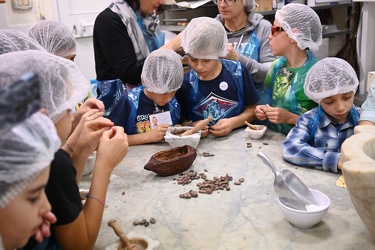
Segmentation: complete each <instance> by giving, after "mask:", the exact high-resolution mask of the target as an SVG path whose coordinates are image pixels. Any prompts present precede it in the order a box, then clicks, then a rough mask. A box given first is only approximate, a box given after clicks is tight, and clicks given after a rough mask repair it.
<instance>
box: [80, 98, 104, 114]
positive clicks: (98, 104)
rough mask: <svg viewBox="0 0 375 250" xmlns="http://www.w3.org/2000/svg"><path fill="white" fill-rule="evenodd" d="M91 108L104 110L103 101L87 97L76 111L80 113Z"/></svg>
mask: <svg viewBox="0 0 375 250" xmlns="http://www.w3.org/2000/svg"><path fill="white" fill-rule="evenodd" d="M91 109H99V110H100V111H102V112H103V111H104V103H103V102H102V101H100V100H98V99H95V98H88V99H87V100H86V101H85V102H84V103H83V104H82V105H81V106H80V107H79V108H78V109H77V112H78V113H81V114H85V113H86V112H87V111H90V110H91Z"/></svg>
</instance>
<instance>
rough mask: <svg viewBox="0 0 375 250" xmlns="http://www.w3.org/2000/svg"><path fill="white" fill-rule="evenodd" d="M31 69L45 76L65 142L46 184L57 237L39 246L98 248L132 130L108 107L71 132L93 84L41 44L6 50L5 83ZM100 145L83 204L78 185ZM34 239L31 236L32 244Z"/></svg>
mask: <svg viewBox="0 0 375 250" xmlns="http://www.w3.org/2000/svg"><path fill="white" fill-rule="evenodd" d="M26 72H35V73H36V74H38V76H39V78H40V88H41V92H40V93H41V101H42V103H41V106H42V108H44V109H46V113H47V115H48V117H49V118H50V119H51V120H52V121H53V123H54V124H55V127H56V130H57V133H58V136H59V137H60V145H62V146H61V148H60V149H59V150H58V151H57V152H56V154H55V157H54V160H53V161H52V163H51V170H50V174H49V180H48V183H47V186H46V194H47V198H48V200H49V201H50V203H51V206H52V212H53V213H54V214H55V215H56V217H57V222H56V223H55V224H54V225H53V226H52V232H53V233H52V235H51V237H49V238H47V239H45V240H44V241H43V242H42V243H41V244H39V245H37V246H35V248H36V249H38V248H42V249H55V247H61V248H62V249H92V248H93V246H94V244H95V241H96V238H97V235H98V232H99V228H100V225H101V221H102V215H103V210H104V205H105V198H106V192H107V188H108V183H109V177H110V175H111V172H112V170H113V169H114V167H115V166H117V165H118V163H119V162H120V161H121V160H122V159H123V158H124V156H125V155H126V153H127V150H128V144H127V139H126V134H125V133H124V132H123V129H122V128H121V127H113V123H112V122H111V121H109V120H108V119H105V118H103V117H102V116H103V112H102V111H100V110H97V109H92V110H90V111H88V112H86V113H85V114H84V115H83V116H82V118H81V121H80V123H79V124H78V125H77V127H76V128H75V129H74V131H73V133H72V134H71V135H70V131H71V127H72V121H73V119H74V118H73V115H72V114H71V113H70V110H71V109H72V108H73V107H74V105H75V104H76V103H77V101H78V100H81V99H82V98H83V97H84V96H85V95H86V93H87V91H88V88H90V85H89V83H88V82H87V80H86V79H85V78H84V76H83V75H82V73H81V72H80V71H79V69H78V67H77V66H76V65H75V64H74V63H73V62H72V61H70V60H66V59H64V58H62V57H59V56H55V55H52V54H50V53H46V52H41V51H35V50H27V51H19V52H11V53H7V54H4V55H0V87H1V88H2V87H4V86H7V85H9V83H11V82H13V81H14V80H15V79H17V77H18V76H19V75H20V74H24V73H26ZM94 150H96V152H97V154H96V161H95V167H94V170H93V177H92V181H91V187H90V191H89V194H88V196H87V200H86V202H85V204H84V205H82V201H81V197H80V193H79V188H78V185H79V183H80V180H81V176H82V173H83V170H84V167H85V164H86V162H87V159H88V157H89V155H91V154H92V152H93V151H94ZM82 235H84V236H82ZM34 245H35V243H33V242H29V244H28V246H27V248H26V249H30V248H32V247H34Z"/></svg>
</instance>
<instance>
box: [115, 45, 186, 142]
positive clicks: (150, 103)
mask: <svg viewBox="0 0 375 250" xmlns="http://www.w3.org/2000/svg"><path fill="white" fill-rule="evenodd" d="M183 76H184V72H183V67H182V63H181V56H180V55H178V54H177V53H176V52H174V51H173V50H170V49H158V50H154V51H153V52H151V53H150V54H149V55H148V56H147V57H146V60H145V63H144V66H143V69H142V74H141V80H142V84H143V85H142V86H139V87H135V88H133V89H131V90H130V91H129V92H127V93H126V94H124V95H123V96H122V97H121V98H120V100H119V102H118V103H117V104H116V106H115V107H114V109H113V110H112V112H111V113H110V115H109V116H108V118H109V119H110V120H111V121H113V122H114V124H115V125H117V126H122V127H123V128H124V129H125V132H126V133H127V134H128V140H129V145H139V144H145V143H151V142H159V141H161V140H163V139H164V136H165V134H166V132H167V129H168V127H169V126H171V125H176V124H178V123H179V122H180V116H181V114H180V113H181V111H180V106H179V104H178V102H177V101H176V98H175V97H174V96H175V93H176V91H177V90H178V89H179V88H180V87H181V84H182V80H183ZM155 117H156V118H157V119H158V124H157V125H155V126H153V125H152V124H153V123H152V118H155ZM160 118H163V120H164V122H163V123H162V122H161V119H160ZM154 120H155V119H154Z"/></svg>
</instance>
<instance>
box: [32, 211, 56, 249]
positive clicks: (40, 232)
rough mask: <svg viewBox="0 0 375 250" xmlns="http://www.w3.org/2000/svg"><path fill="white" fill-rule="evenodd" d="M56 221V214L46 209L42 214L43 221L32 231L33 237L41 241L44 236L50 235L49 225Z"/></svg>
mask: <svg viewBox="0 0 375 250" xmlns="http://www.w3.org/2000/svg"><path fill="white" fill-rule="evenodd" d="M56 221H57V219H56V216H55V215H54V214H53V213H52V212H51V211H48V212H47V213H45V214H44V215H43V223H42V225H40V226H39V228H38V229H37V230H36V232H35V233H34V239H35V240H36V241H37V242H39V243H41V242H42V241H43V239H44V238H45V237H49V236H50V235H51V231H50V226H51V224H53V223H55V222H56Z"/></svg>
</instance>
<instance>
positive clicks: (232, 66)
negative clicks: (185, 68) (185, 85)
mask: <svg viewBox="0 0 375 250" xmlns="http://www.w3.org/2000/svg"><path fill="white" fill-rule="evenodd" d="M219 61H220V62H221V63H222V65H223V67H225V68H226V69H227V70H228V71H229V72H231V73H232V76H233V80H234V82H235V83H236V86H237V99H238V101H237V107H236V108H235V112H236V113H238V114H241V113H242V112H243V110H244V107H243V100H244V92H243V79H242V66H241V63H239V62H236V61H232V60H226V59H219ZM189 82H190V84H191V86H192V88H191V91H190V94H189V100H188V105H189V107H194V106H195V105H196V104H197V103H199V102H201V101H202V100H203V99H204V98H206V97H205V96H203V95H202V94H201V93H200V92H199V77H198V74H197V73H196V72H195V71H194V70H191V71H190V79H189ZM206 116H207V117H208V114H204V117H203V119H206V118H207V117H206ZM189 117H193V110H192V108H189ZM216 122H217V120H215V119H214V121H212V122H211V123H209V125H210V126H212V125H214V124H216Z"/></svg>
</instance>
